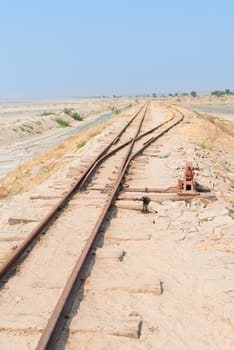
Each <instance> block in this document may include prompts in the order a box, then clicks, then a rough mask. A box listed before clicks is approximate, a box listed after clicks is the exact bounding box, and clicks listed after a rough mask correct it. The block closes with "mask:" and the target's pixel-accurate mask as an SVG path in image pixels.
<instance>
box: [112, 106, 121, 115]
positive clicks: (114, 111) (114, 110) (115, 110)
mask: <svg viewBox="0 0 234 350" xmlns="http://www.w3.org/2000/svg"><path fill="white" fill-rule="evenodd" d="M111 110H112V112H113V113H115V114H119V113H120V110H119V109H118V108H117V107H112V109H111Z"/></svg>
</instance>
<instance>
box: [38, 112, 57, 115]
mask: <svg viewBox="0 0 234 350" xmlns="http://www.w3.org/2000/svg"><path fill="white" fill-rule="evenodd" d="M47 115H56V113H54V112H42V113H41V116H47Z"/></svg>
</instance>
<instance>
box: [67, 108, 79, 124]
mask: <svg viewBox="0 0 234 350" xmlns="http://www.w3.org/2000/svg"><path fill="white" fill-rule="evenodd" d="M63 112H64V113H65V114H67V115H69V117H71V118H73V119H75V120H78V121H81V120H83V118H82V117H81V115H80V114H79V113H77V112H74V110H73V109H72V108H64V110H63Z"/></svg>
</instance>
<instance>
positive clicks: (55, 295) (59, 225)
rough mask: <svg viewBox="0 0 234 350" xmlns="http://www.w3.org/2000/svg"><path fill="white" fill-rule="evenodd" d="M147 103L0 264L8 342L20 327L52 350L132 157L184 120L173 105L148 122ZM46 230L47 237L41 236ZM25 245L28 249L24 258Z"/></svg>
mask: <svg viewBox="0 0 234 350" xmlns="http://www.w3.org/2000/svg"><path fill="white" fill-rule="evenodd" d="M149 108H150V106H149V104H145V105H143V106H142V107H141V108H140V109H139V110H138V112H137V113H136V114H135V115H134V116H133V117H132V118H131V119H130V120H129V121H128V123H127V124H126V125H125V127H124V128H123V129H122V130H120V132H119V133H118V134H117V136H115V137H114V139H113V140H112V142H111V143H110V144H109V145H108V146H107V147H106V148H105V149H104V150H103V151H102V152H101V153H100V154H99V156H98V157H97V158H96V159H95V160H94V161H93V162H92V164H90V166H89V167H88V169H87V171H86V172H84V173H83V174H82V176H81V177H80V178H79V179H78V180H77V182H76V183H75V184H74V186H73V187H72V188H71V189H69V191H68V192H67V193H66V195H65V196H64V197H63V198H62V199H61V200H60V201H59V202H58V203H57V205H56V206H55V207H54V208H53V210H51V211H50V212H49V213H48V214H47V215H46V217H45V218H44V219H43V220H42V222H41V223H40V224H39V225H38V227H37V228H36V229H34V230H33V232H32V233H31V235H30V236H29V237H28V238H27V239H26V240H25V241H24V242H23V243H22V244H21V245H20V246H19V247H18V248H17V249H16V250H15V251H14V253H13V254H12V255H11V256H10V257H9V259H8V260H7V261H5V263H4V264H3V265H2V266H1V268H0V278H1V280H2V283H3V282H5V281H6V277H7V278H9V280H8V282H7V283H5V284H4V285H3V286H4V288H3V290H2V300H3V301H4V302H3V303H2V305H1V307H0V312H1V315H3V317H2V320H1V324H0V329H1V332H3V333H4V334H5V335H7V334H8V333H9V341H10V342H11V341H12V340H11V336H10V335H11V333H12V332H16V333H17V337H18V339H19V342H21V341H22V344H24V343H25V338H27V339H28V343H29V344H30V347H29V349H34V348H35V349H37V350H42V349H51V347H50V346H51V340H53V336H54V335H55V333H56V330H57V327H58V325H59V323H61V322H63V320H64V314H63V311H64V308H65V306H66V305H67V304H68V303H69V298H70V297H71V294H72V292H73V288H74V286H76V288H77V287H79V285H80V284H81V282H82V274H81V273H82V269H83V268H84V266H85V264H86V263H87V261H88V259H89V258H90V253H91V252H92V249H93V248H94V247H95V242H96V241H97V238H98V234H99V232H100V230H101V229H102V227H103V225H104V224H105V222H106V219H108V213H109V211H110V208H111V207H112V205H113V203H114V201H115V199H116V198H117V196H118V193H119V191H120V189H121V186H122V184H123V181H124V179H125V175H126V173H127V172H128V169H129V167H130V165H131V161H132V160H133V159H135V158H136V157H138V156H139V155H140V154H141V153H142V152H143V151H144V150H145V149H146V148H147V147H149V146H150V145H151V144H153V143H154V142H155V141H156V140H157V139H159V138H160V137H162V136H163V135H164V134H165V133H167V132H168V131H169V130H171V129H172V128H174V127H175V126H176V125H178V124H179V123H181V122H182V121H183V118H184V117H183V115H182V113H181V112H179V111H177V110H175V109H172V113H173V116H172V117H171V118H169V119H168V120H167V121H165V122H163V123H161V124H159V125H151V124H150V123H149V125H150V127H149V126H147V118H148V110H149ZM45 232H46V235H44V236H43V239H41V240H38V238H39V237H40V236H41V234H42V233H45ZM33 243H34V246H33V247H32V244H33ZM27 250H28V251H29V252H28V253H29V254H28V255H27V256H26V257H25V252H26V251H27ZM30 250H32V251H31V252H30ZM46 252H47V253H46ZM48 252H49V253H48ZM57 252H59V254H56V253H57ZM61 256H62V257H63V258H62V260H61ZM19 264H20V265H19ZM16 267H17V271H16V273H15V275H14V276H13V275H12V271H13V270H14V269H15V268H16ZM25 289H26V290H27V293H25ZM37 300H38V301H39V302H38V304H37ZM43 300H46V301H47V303H45V302H43ZM48 300H49V301H50V307H49V308H48V306H47V305H48ZM22 310H24V312H22ZM5 315H7V316H5ZM32 315H33V316H32ZM61 316H62V320H61ZM18 317H19V318H20V320H21V321H20V322H19V321H18V322H17V324H19V323H20V326H17V327H15V328H14V319H17V318H18ZM12 324H13V327H12ZM56 337H57V335H56ZM22 339H23V340H22ZM19 348H20V346H19Z"/></svg>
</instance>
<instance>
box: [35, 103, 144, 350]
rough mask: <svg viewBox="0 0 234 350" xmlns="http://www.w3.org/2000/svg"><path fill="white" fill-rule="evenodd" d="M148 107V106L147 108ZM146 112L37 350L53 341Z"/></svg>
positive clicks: (120, 179) (113, 195)
mask: <svg viewBox="0 0 234 350" xmlns="http://www.w3.org/2000/svg"><path fill="white" fill-rule="evenodd" d="M147 107H148V106H147ZM146 111H147V108H146V110H145V112H144V114H143V117H142V118H141V120H140V123H139V126H138V128H137V131H136V134H135V136H134V138H133V140H132V142H131V145H130V147H129V149H128V151H127V154H126V156H125V157H124V160H123V162H122V164H121V167H120V171H119V174H118V176H117V179H116V180H115V182H114V186H113V189H112V192H111V195H110V196H109V198H108V200H107V202H106V204H105V206H104V208H103V210H102V212H101V214H100V216H99V218H98V220H97V222H96V224H95V226H94V228H93V230H92V232H91V234H90V236H89V239H88V240H87V242H86V244H85V246H84V248H83V250H82V252H81V255H80V256H79V258H78V260H77V263H76V265H75V267H74V269H73V270H72V272H71V275H70V277H69V279H68V281H67V283H66V285H65V288H64V289H63V292H62V294H61V295H60V298H59V299H58V302H57V304H56V306H55V308H54V310H53V312H52V314H51V316H50V318H49V320H48V323H47V325H46V327H45V329H44V330H43V332H42V334H41V337H40V340H39V342H38V345H37V347H36V349H35V350H45V349H47V348H48V345H49V342H50V340H51V337H52V335H53V333H54V330H55V328H56V325H57V323H58V321H59V319H60V316H61V315H62V312H63V309H64V306H65V304H66V301H67V300H68V298H69V296H70V294H71V292H72V289H73V287H74V285H75V283H76V281H77V278H78V275H79V273H80V271H81V269H82V266H83V264H84V262H85V260H86V258H87V255H88V253H89V251H90V249H91V247H92V245H93V243H94V240H95V238H96V237H97V234H98V232H99V230H100V228H101V226H102V224H103V222H104V220H105V218H106V216H107V213H108V211H109V209H110V207H111V205H112V203H113V201H114V198H115V195H116V194H117V192H118V189H119V185H120V183H121V181H122V179H123V177H124V174H125V164H126V160H127V159H129V158H130V153H131V151H132V148H133V145H134V142H135V139H136V138H137V136H138V134H139V132H140V129H141V127H142V124H143V121H144V119H145V115H146Z"/></svg>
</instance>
